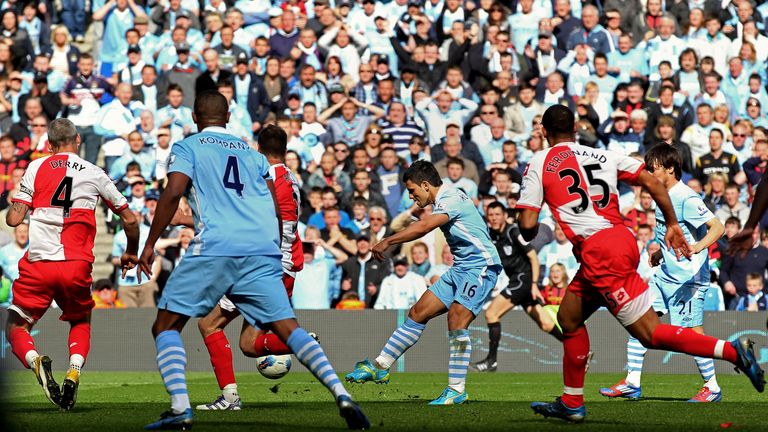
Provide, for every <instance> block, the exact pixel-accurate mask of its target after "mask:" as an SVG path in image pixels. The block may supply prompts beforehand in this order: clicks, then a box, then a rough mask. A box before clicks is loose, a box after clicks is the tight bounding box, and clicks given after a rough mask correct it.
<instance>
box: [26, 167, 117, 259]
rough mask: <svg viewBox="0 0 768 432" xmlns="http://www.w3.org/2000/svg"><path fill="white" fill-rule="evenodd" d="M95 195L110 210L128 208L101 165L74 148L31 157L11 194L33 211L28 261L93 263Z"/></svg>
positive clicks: (96, 202)
mask: <svg viewBox="0 0 768 432" xmlns="http://www.w3.org/2000/svg"><path fill="white" fill-rule="evenodd" d="M99 197H101V198H103V199H104V201H105V202H106V203H107V205H108V206H109V207H110V208H111V209H112V211H114V212H119V211H122V210H123V209H125V208H127V207H128V202H127V200H126V199H125V197H124V196H123V195H122V194H121V193H120V192H119V191H118V190H117V188H116V187H115V185H114V184H113V183H112V180H110V178H109V177H108V176H107V174H106V173H105V172H104V170H102V169H101V168H99V167H97V166H95V165H93V164H91V163H89V162H87V161H85V160H83V159H81V158H80V157H78V156H77V155H76V154H74V153H58V154H55V155H52V156H48V157H45V158H41V159H37V160H35V161H32V163H30V164H29V167H28V168H27V171H26V172H25V173H24V177H23V178H22V180H21V185H20V188H19V192H17V193H16V195H14V197H13V199H12V202H18V203H23V204H26V205H28V206H29V207H30V209H31V212H32V213H31V215H30V222H29V252H28V259H29V261H30V262H35V261H41V260H45V261H79V260H82V261H88V262H91V263H92V262H93V241H94V238H95V237H96V215H95V212H96V207H97V204H98V202H99Z"/></svg>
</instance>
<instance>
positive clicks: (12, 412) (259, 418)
mask: <svg viewBox="0 0 768 432" xmlns="http://www.w3.org/2000/svg"><path fill="white" fill-rule="evenodd" d="M62 376H63V372H57V373H56V377H57V378H59V377H62ZM237 377H238V387H239V390H240V395H241V397H242V399H243V401H244V408H243V410H242V411H227V412H210V411H209V412H196V413H195V423H194V427H193V430H197V431H200V430H203V431H213V430H217V431H240V430H242V431H245V430H248V431H267V430H268V431H279V430H285V431H326V430H343V429H344V426H345V424H344V421H343V420H342V419H341V418H340V417H339V416H338V411H337V410H336V407H335V405H334V404H333V402H332V401H331V397H330V395H329V393H328V392H327V391H326V390H325V388H323V387H322V386H321V385H320V384H319V383H317V382H316V381H315V380H314V379H313V378H312V376H311V375H309V374H306V373H291V374H289V375H288V376H287V377H285V378H284V379H282V380H280V381H269V380H266V379H264V378H263V377H261V376H260V375H259V374H258V373H239V374H238V375H237ZM620 378H621V375H620V374H588V375H587V383H586V387H585V392H586V398H587V420H586V422H585V423H583V424H581V425H573V424H568V423H564V422H562V421H560V420H554V419H549V420H545V419H544V418H542V417H539V416H536V415H534V414H533V413H532V412H531V410H530V408H529V404H530V402H531V401H550V400H552V399H553V398H554V397H555V396H558V395H559V394H560V391H561V388H562V387H561V386H562V384H561V378H560V375H559V374H512V373H496V374H471V375H470V376H469V383H468V392H469V396H470V403H469V404H467V405H463V406H446V407H430V406H427V405H426V403H427V402H429V401H430V400H431V399H432V398H434V397H436V396H437V395H438V394H439V393H440V392H441V391H442V389H443V388H444V386H445V383H446V379H447V377H446V374H444V373H401V374H393V375H392V382H391V383H390V384H389V385H375V384H372V383H367V384H364V385H348V386H347V387H348V388H349V389H350V390H351V393H352V394H353V396H354V397H355V398H356V399H357V401H358V402H360V404H361V406H362V407H363V409H364V410H365V412H366V414H367V415H368V417H369V418H370V420H371V424H372V426H373V429H380V430H390V431H403V430H418V431H441V432H444V431H453V430H459V431H463V432H466V431H491V430H494V431H502V430H503V431H510V430H512V431H516V430H535V431H553V430H571V431H592V430H605V431H612V432H624V431H634V430H642V431H655V432H658V431H662V430H674V431H683V430H691V431H714V430H724V429H727V430H734V431H758V430H761V431H765V430H768V417H767V414H768V410H767V409H766V408H768V404H767V403H766V402H768V394H758V393H757V392H755V391H754V389H753V388H752V387H751V385H750V384H749V382H748V381H747V379H746V378H744V377H743V376H732V375H728V376H721V377H720V378H719V380H720V385H721V387H722V388H723V392H724V393H723V395H724V399H723V402H721V403H717V404H689V403H686V402H685V401H686V400H687V399H688V398H689V397H691V396H692V395H693V394H694V393H695V392H696V391H697V390H698V386H699V385H700V377H698V376H695V375H686V376H683V375H646V376H644V377H643V379H644V380H643V391H644V396H645V398H644V399H643V400H641V401H637V402H632V401H623V400H606V399H604V398H603V397H602V396H600V395H599V394H598V393H597V391H598V388H599V387H600V386H607V385H611V384H613V383H615V382H616V381H617V380H618V379H620ZM59 379H60V378H59ZM188 381H189V392H190V398H191V400H192V405H193V407H194V405H196V404H200V403H207V402H210V401H212V400H213V399H214V398H215V397H216V396H218V394H219V391H218V387H217V385H216V380H215V378H214V376H213V374H212V373H200V372H196V373H189V374H188ZM275 385H277V388H275ZM0 394H2V399H3V400H2V401H0V404H1V405H0V406H2V411H4V413H5V415H6V421H7V422H8V423H9V424H8V425H6V427H3V428H2V430H4V431H9V430H10V431H30V432H34V431H43V432H52V431H100V432H117V431H124V430H125V431H127V430H141V428H142V427H143V426H144V425H145V424H147V423H149V422H151V421H154V420H155V419H156V417H157V416H158V415H159V414H160V413H161V412H162V411H164V410H165V409H167V407H168V406H169V402H168V396H167V394H166V393H165V389H164V388H163V386H162V382H161V381H160V377H159V375H158V374H157V373H151V372H140V373H139V372H90V371H87V370H86V371H85V372H84V373H83V376H82V382H81V385H80V392H79V395H78V401H77V405H76V407H75V409H74V410H73V411H71V412H68V413H62V412H59V411H58V410H57V408H56V407H54V406H53V405H52V404H50V402H48V401H47V400H46V399H45V396H44V395H43V393H42V390H41V389H40V388H39V386H38V385H37V382H36V380H35V378H34V375H33V374H32V373H30V372H29V371H24V372H12V373H10V374H7V375H6V382H5V384H4V385H3V388H2V392H1V393H0Z"/></svg>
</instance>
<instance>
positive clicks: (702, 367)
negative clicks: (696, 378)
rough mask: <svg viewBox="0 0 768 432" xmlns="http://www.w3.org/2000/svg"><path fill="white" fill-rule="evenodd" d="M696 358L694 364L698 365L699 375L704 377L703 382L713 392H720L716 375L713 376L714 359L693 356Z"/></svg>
mask: <svg viewBox="0 0 768 432" xmlns="http://www.w3.org/2000/svg"><path fill="white" fill-rule="evenodd" d="M693 359H694V360H696V366H698V367H699V372H700V373H701V377H702V378H704V383H705V385H706V386H707V388H708V389H709V391H711V392H713V393H720V386H719V385H718V384H717V377H715V361H714V360H712V359H711V358H704V357H694V358H693Z"/></svg>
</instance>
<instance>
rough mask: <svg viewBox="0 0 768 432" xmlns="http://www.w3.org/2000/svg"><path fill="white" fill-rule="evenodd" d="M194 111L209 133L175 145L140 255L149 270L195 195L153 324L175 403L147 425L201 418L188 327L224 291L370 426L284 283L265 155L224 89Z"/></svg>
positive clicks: (343, 409) (344, 409)
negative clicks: (185, 240) (184, 239)
mask: <svg viewBox="0 0 768 432" xmlns="http://www.w3.org/2000/svg"><path fill="white" fill-rule="evenodd" d="M193 119H194V121H195V123H196V124H197V126H198V130H200V131H201V132H200V133H198V134H196V135H193V136H190V137H188V138H186V139H184V140H182V141H179V142H177V143H176V144H175V145H174V146H173V150H172V151H171V156H170V158H169V166H168V184H167V186H166V189H165V191H164V192H163V194H162V196H161V197H160V200H159V202H158V204H157V211H156V213H155V219H154V220H153V221H152V228H151V229H150V233H149V237H148V239H147V242H146V245H145V247H144V250H143V251H142V253H141V258H140V263H139V265H140V267H141V272H142V273H143V274H146V275H150V274H151V268H152V262H153V261H154V246H155V243H156V242H157V239H158V238H159V236H160V234H161V233H162V232H163V230H164V229H165V228H166V227H167V226H168V224H169V223H170V222H171V220H172V219H173V216H174V214H175V212H176V210H177V208H178V206H179V200H180V199H181V196H182V195H185V194H186V195H187V200H189V202H190V207H191V208H192V216H193V218H194V222H195V223H194V225H195V238H194V239H193V240H192V243H191V244H190V247H189V251H188V253H187V255H186V256H185V257H184V259H183V260H182V261H181V263H180V264H179V265H178V267H176V268H175V269H174V271H173V273H172V274H171V277H170V278H169V280H168V283H167V284H166V287H165V289H164V290H163V293H162V296H161V297H160V301H159V302H158V312H157V318H156V319H155V323H154V324H153V325H152V334H153V335H154V337H155V345H156V348H157V366H158V369H159V370H160V375H161V376H162V378H163V382H164V383H165V388H166V390H167V391H168V393H169V394H170V396H171V409H170V410H168V411H166V412H165V413H163V414H162V415H161V416H160V418H159V419H158V420H157V421H155V422H153V423H150V424H148V425H147V426H145V429H149V430H153V429H188V428H190V427H191V426H192V408H191V407H190V403H189V394H188V393H187V382H186V377H185V367H186V352H185V350H184V344H183V342H182V340H181V334H180V332H181V330H182V329H183V328H184V325H185V324H186V322H187V321H188V320H189V317H191V316H196V317H202V316H205V315H207V314H208V313H209V312H210V311H211V310H212V309H213V307H214V306H215V305H216V304H217V303H218V301H219V300H220V299H221V298H222V297H223V296H224V295H226V296H227V298H229V300H231V301H232V303H234V305H235V307H237V310H239V311H240V313H241V314H242V315H243V317H244V318H245V320H246V321H247V322H248V324H249V325H251V326H254V327H256V328H260V329H265V330H266V329H270V330H272V332H274V333H275V334H276V335H277V336H278V337H279V338H280V340H281V341H283V342H285V343H286V345H288V347H290V349H291V351H292V352H294V353H296V357H297V358H298V359H299V361H300V362H301V363H302V364H304V365H305V366H306V367H307V369H309V370H310V371H311V372H312V373H313V374H314V375H315V377H316V378H317V379H318V380H319V381H321V382H322V383H323V385H325V386H326V387H327V388H328V390H330V391H331V393H332V394H333V395H334V397H335V399H336V403H337V405H338V406H339V412H340V414H341V416H342V417H344V419H345V420H346V422H347V426H348V427H349V428H350V429H367V428H368V427H370V424H369V422H368V419H367V418H366V417H365V415H364V414H363V412H362V411H361V410H360V408H359V407H358V406H357V404H355V403H354V402H353V401H352V398H351V397H350V396H349V393H347V391H346V390H345V389H344V386H343V385H342V383H341V381H339V378H338V377H337V376H336V372H335V371H334V370H333V367H332V366H331V364H330V363H329V362H328V359H327V358H326V356H325V353H324V352H323V349H322V348H321V347H320V345H319V344H318V343H317V341H315V340H314V339H313V338H312V337H310V336H309V335H308V334H307V332H306V331H304V330H303V329H302V328H301V327H299V325H298V323H297V322H296V319H295V318H294V314H293V310H292V309H291V305H290V302H289V301H288V295H287V294H286V292H285V290H284V289H280V288H278V287H282V286H283V282H282V276H283V269H282V266H281V263H280V260H281V257H282V255H281V253H280V237H281V235H282V227H281V225H282V221H281V220H280V210H279V208H278V206H277V201H276V199H275V187H274V183H273V181H272V179H270V178H269V163H268V162H267V159H266V157H264V155H262V154H261V153H259V152H257V151H256V150H254V149H252V148H251V147H250V146H249V145H248V144H247V143H245V142H244V141H242V140H241V139H239V138H237V137H234V136H232V135H230V134H228V133H227V131H226V129H225V126H226V124H227V122H228V120H229V107H228V104H227V100H226V98H224V96H222V95H221V94H219V93H218V92H216V91H206V92H202V93H201V94H198V95H197V97H196V98H195V104H194V111H193ZM281 139H282V140H286V139H287V138H281Z"/></svg>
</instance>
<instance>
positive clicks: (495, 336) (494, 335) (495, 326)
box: [488, 322, 501, 363]
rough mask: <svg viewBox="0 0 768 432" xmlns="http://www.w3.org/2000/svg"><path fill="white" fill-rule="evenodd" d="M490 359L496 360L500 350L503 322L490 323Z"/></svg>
mask: <svg viewBox="0 0 768 432" xmlns="http://www.w3.org/2000/svg"><path fill="white" fill-rule="evenodd" d="M488 339H489V342H488V361H489V362H490V363H495V362H496V355H497V354H498V352H499V341H501V323H500V322H496V323H488Z"/></svg>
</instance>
